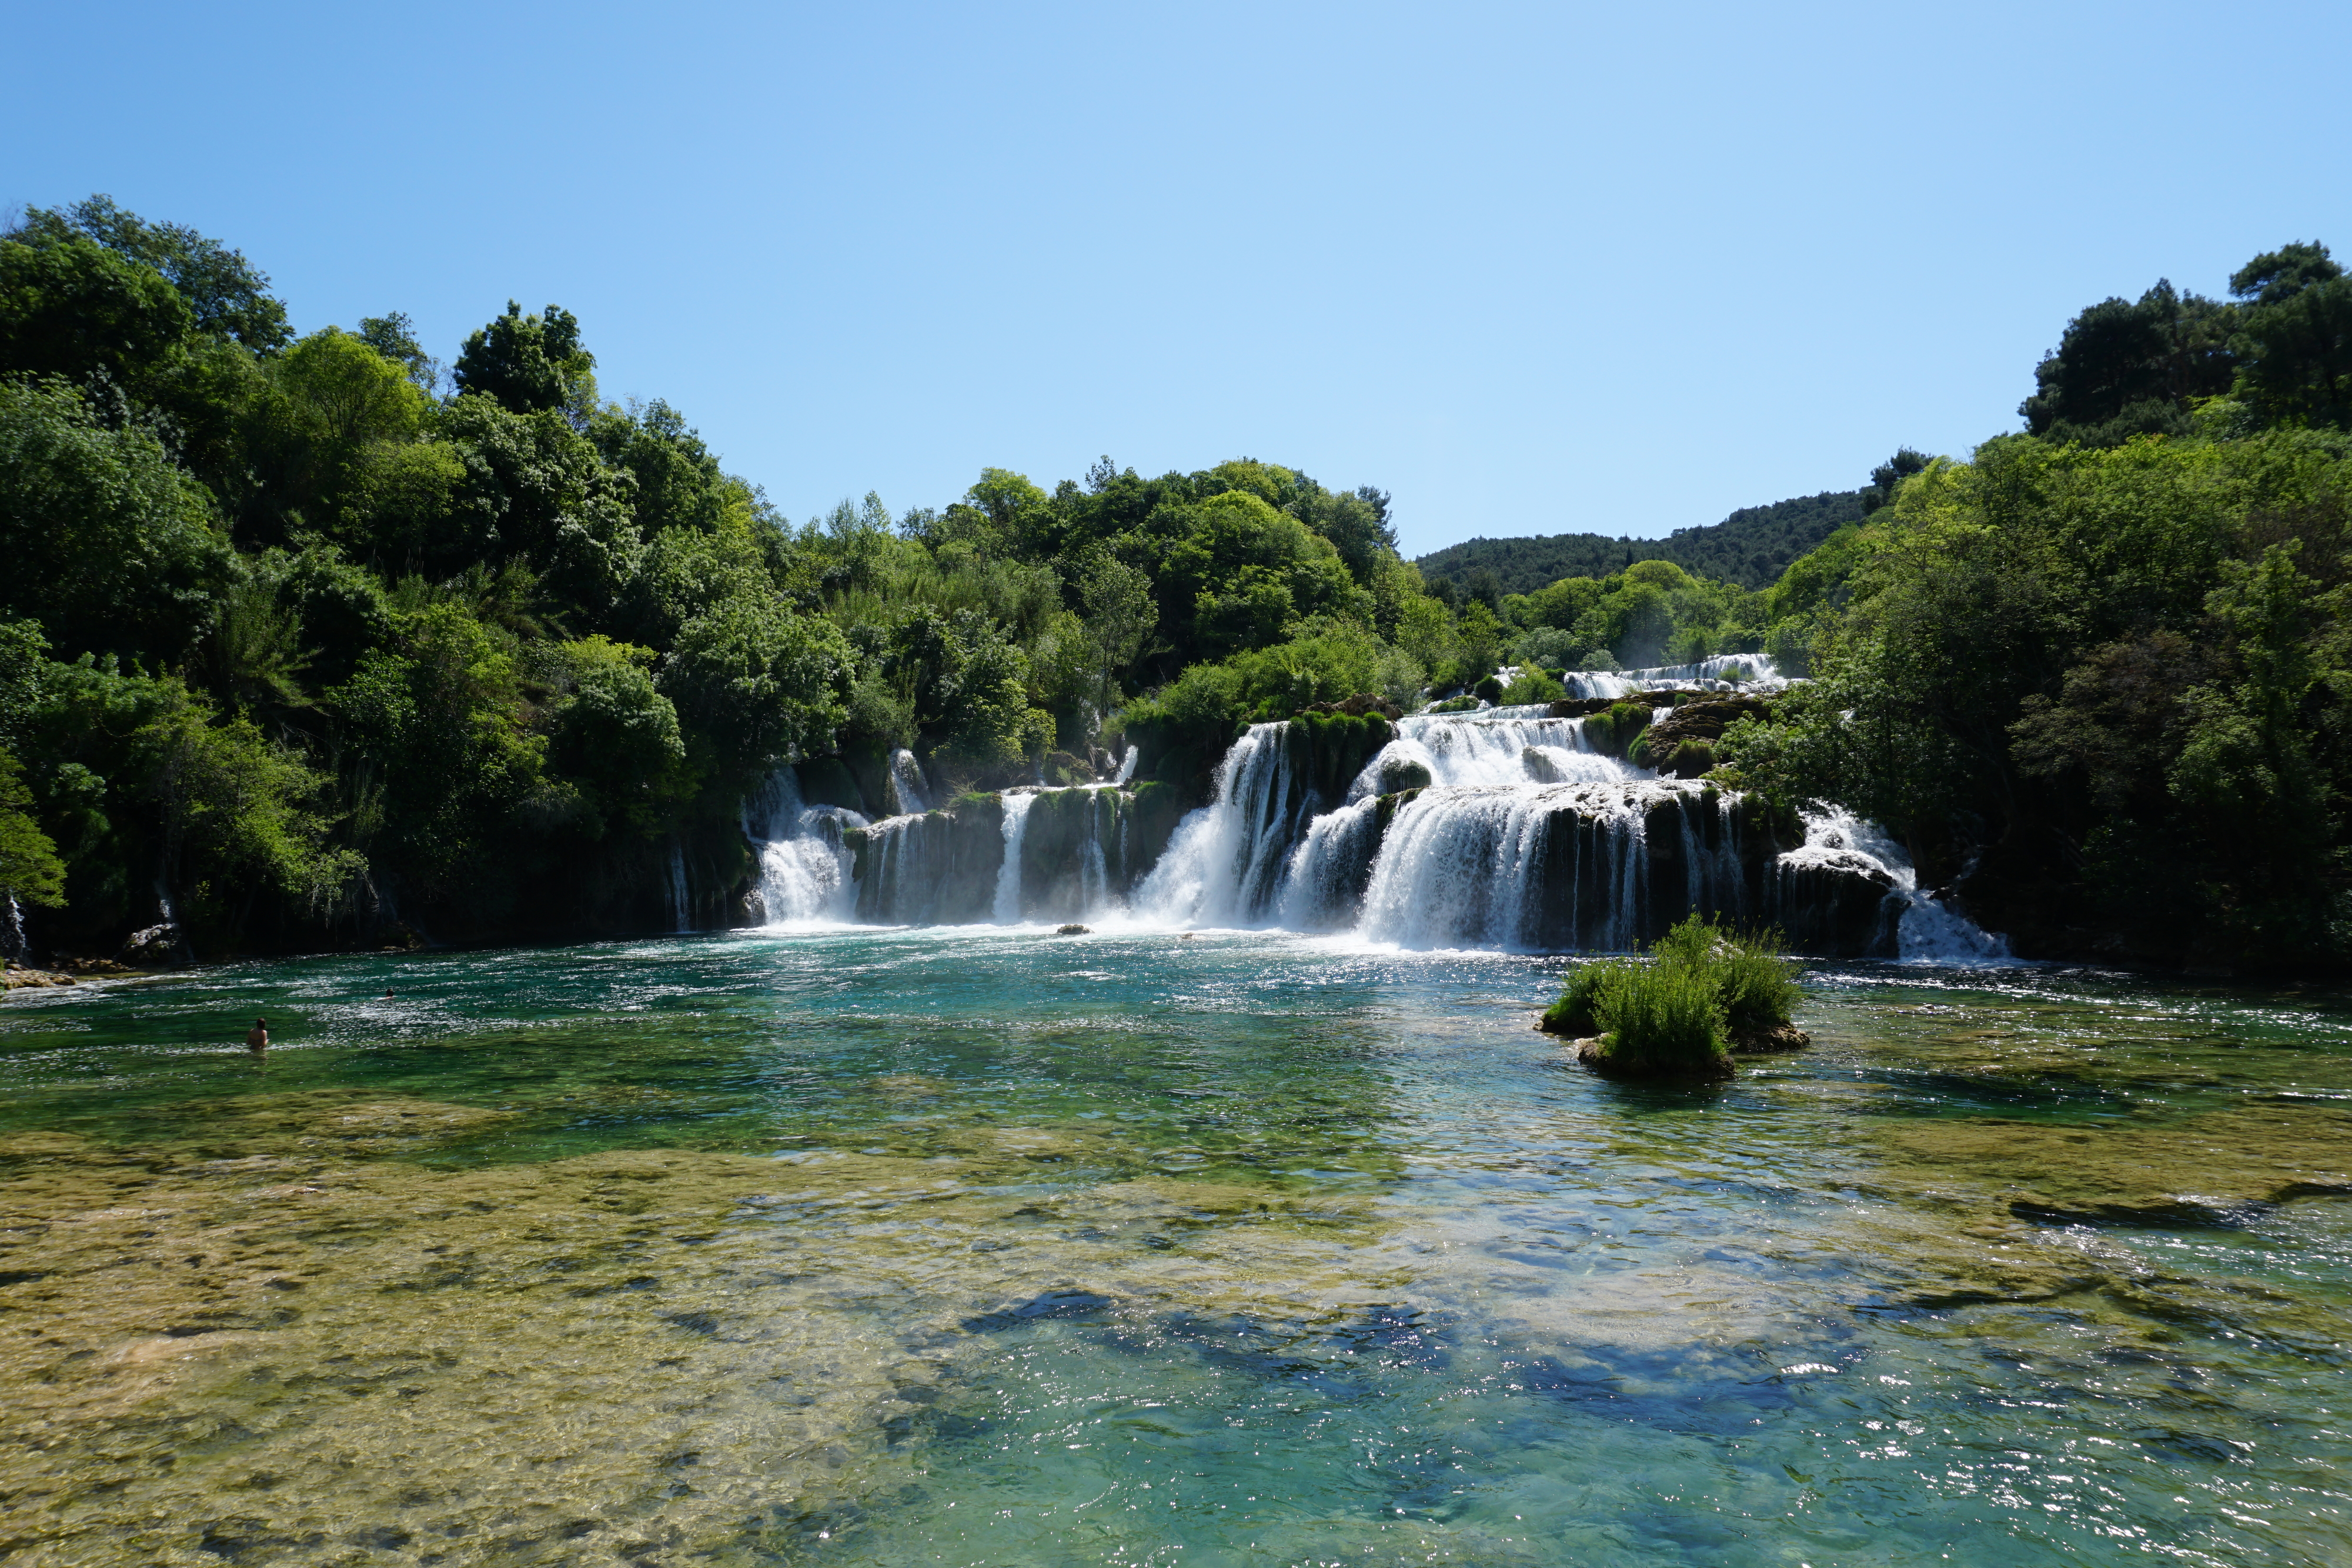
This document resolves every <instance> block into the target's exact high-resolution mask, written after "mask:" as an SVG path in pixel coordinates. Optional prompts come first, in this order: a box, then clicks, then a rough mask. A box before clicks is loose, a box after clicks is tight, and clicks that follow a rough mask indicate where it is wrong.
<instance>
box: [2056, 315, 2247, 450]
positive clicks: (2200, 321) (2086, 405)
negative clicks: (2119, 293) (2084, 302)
mask: <svg viewBox="0 0 2352 1568" xmlns="http://www.w3.org/2000/svg"><path fill="white" fill-rule="evenodd" d="M2232 321H2233V313H2232V312H2231V308H2229V307H2228V306H2226V305H2222V304H2220V303H2218V302H2217V301H2214V300H2211V299H2207V298H2203V297H2202V296H2200V295H2196V294H2189V295H2183V294H2180V293H2178V292H2177V291H2176V290H2175V289H2174V288H2173V287H2172V285H2171V284H2170V283H2168V282H2166V281H2164V280H2162V279H2158V282H2157V285H2156V287H2153V288H2151V289H2149V290H2148V291H2147V293H2146V294H2143V295H2141V296H2140V298H2139V302H2138V303H2137V304H2136V305H2135V304H2128V303H2126V302H2125V301H2124V300H2122V299H2108V300H2105V301H2102V302H2101V303H2099V304H2097V305H2094V306H2092V307H2091V308H2088V309H2086V310H2084V312H2083V313H2082V314H2081V315H2079V316H2077V317H2075V318H2074V320H2072V321H2070V322H2068V323H2067V325H2066V331H2065V335H2064V336H2063V337H2062V338H2061V339H2060V340H2059V342H2058V347H2057V348H2055V349H2054V350H2051V352H2050V353H2049V354H2048V355H2047V356H2046V357H2044V358H2043V360H2042V363H2041V365H2040V367H2039V368H2038V369H2036V370H2035V371H2034V381H2035V382H2036V383H2037V388H2038V390H2036V392H2034V394H2033V395H2032V397H2029V398H2027V399H2026V400H2025V402H2024V403H2023V404H2022V405H2021V406H2020V407H2019V409H2018V413H2021V414H2022V415H2024V417H2025V428H2026V429H2027V430H2028V431H2029V432H2031V433H2032V434H2035V435H2042V436H2047V437H2048V438H2049V439H2051V440H2052V441H2058V442H2065V441H2079V442H2082V443H2083V444H2085V445H2090V446H2118V445H2121V444H2123V443H2124V442H2126V441H2127V440H2129V439H2130V438H2131V437H2133V436H2135V435H2147V434H2173V435H2178V434H2186V433H2187V431H2188V430H2189V411H2190V408H2191V406H2192V405H2193V404H2194V403H2195V402H2196V401H2197V400H2198V399H2200V398H2207V397H2212V396H2215V395H2217V394H2219V393H2221V392H2226V391H2228V390H2229V386H2230V379H2231V354H2230V350H2229V339H2230V331H2231V325H2232Z"/></svg>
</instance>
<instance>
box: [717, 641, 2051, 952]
mask: <svg viewBox="0 0 2352 1568" xmlns="http://www.w3.org/2000/svg"><path fill="white" fill-rule="evenodd" d="M1574 678H1575V680H1576V681H1577V682H1578V683H1579V684H1580V687H1581V688H1583V689H1587V690H1589V691H1591V695H1601V696H1610V697H1612V700H1613V698H1614V697H1616V696H1628V697H1633V698H1636V699H1637V700H1638V699H1640V698H1641V696H1642V694H1643V693H1644V692H1648V691H1652V690H1654V689H1655V687H1656V686H1657V685H1660V684H1673V685H1694V684H1696V685H1727V684H1737V685H1739V686H1740V687H1742V688H1743V689H1746V688H1751V687H1756V686H1762V687H1765V688H1766V689H1770V688H1772V687H1775V686H1777V685H1782V684H1785V683H1783V682H1781V679H1780V675H1779V674H1778V672H1777V671H1775V670H1773V668H1772V667H1771V664H1770V662H1769V661H1768V660H1765V659H1762V658H1759V657H1757V656H1754V655H1739V654H1727V655H1723V656H1720V657H1717V658H1712V659H1706V660H1701V661H1698V662H1696V663H1695V664H1685V665H1678V666H1670V667H1665V668H1661V669H1656V670H1643V671H1633V672H1630V673H1624V674H1605V675H1604V674H1580V675H1578V676H1576V677H1574ZM1593 688H1598V689H1597V690H1596V689H1593ZM1652 700H1654V699H1652ZM1672 711H1673V710H1672V708H1671V706H1661V707H1657V708H1655V712H1656V714H1657V715H1658V716H1661V717H1663V716H1665V715H1666V714H1669V713H1671V712H1672ZM1587 727H1588V721H1587V720H1586V719H1584V718H1559V717H1554V716H1552V714H1551V711H1550V705H1549V704H1528V705H1521V706H1502V707H1496V706H1482V707H1480V708H1478V709H1476V710H1475V711H1465V712H1454V713H1445V714H1428V713H1425V714H1417V715H1413V716H1409V717H1406V718H1403V719H1400V720H1396V721H1392V722H1391V721H1386V720H1383V719H1381V717H1380V716H1377V715H1368V716H1351V715H1347V714H1344V713H1339V714H1323V713H1309V714H1305V715H1302V716H1300V717H1298V718H1297V719H1292V720H1286V721H1277V722H1274V723H1267V724H1256V725H1252V726H1250V727H1249V728H1248V729H1247V730H1246V731H1245V732H1244V733H1243V734H1242V735H1241V736H1240V737H1238V738H1237V739H1236V740H1234V743H1233V745H1232V746H1231V747H1228V748H1227V750H1226V752H1225V755H1224V757H1223V759H1222V760H1221V761H1219V763H1218V764H1217V766H1216V768H1215V770H1214V772H1213V776H1212V787H1213V798H1212V799H1211V800H1210V802H1209V803H1208V804H1207V805H1205V806H1202V807H1200V808H1198V809H1196V810H1192V811H1189V812H1187V813H1185V814H1184V816H1183V818H1182V819H1181V821H1172V822H1171V817H1172V816H1173V812H1172V810H1171V795H1172V791H1171V789H1170V787H1169V786H1167V785H1164V784H1152V785H1147V786H1144V787H1142V788H1141V789H1128V788H1125V787H1124V786H1123V785H1122V784H1089V785H1078V786H1072V787H1068V788H1064V789H1030V788H1026V787H1023V788H1019V789H1012V790H1007V791H1005V792H1003V793H1002V794H999V795H993V796H989V795H976V796H968V797H965V798H963V799H961V800H958V801H957V802H956V803H955V804H953V805H951V806H950V807H947V808H946V809H943V810H929V811H924V812H915V811H911V810H909V811H902V812H901V813H900V814H898V815H895V816H892V817H889V818H887V819H885V820H884V821H880V822H877V823H875V824H873V825H872V826H871V827H870V828H869V827H867V826H866V824H865V823H864V822H863V821H862V820H861V819H859V818H857V817H856V816H855V814H853V813H850V812H845V811H837V810H831V809H824V810H814V811H813V810H809V809H808V808H805V807H803V806H802V805H801V804H800V797H799V795H798V792H797V790H796V789H794V788H793V784H792V779H791V776H790V772H789V770H786V771H785V772H784V773H782V774H780V775H779V778H778V782H777V784H776V785H775V786H774V788H773V789H772V797H773V798H772V800H770V801H769V802H768V803H767V806H766V808H765V810H766V811H767V821H768V823H769V825H768V827H767V829H766V831H764V832H754V834H753V836H754V837H755V838H760V839H761V840H762V841H763V842H764V848H763V850H762V856H761V858H762V867H763V877H762V883H761V895H762V898H763V901H764V902H765V903H766V904H767V907H768V909H769V911H770V914H771V917H772V918H775V919H793V918H799V919H809V918H825V917H830V918H835V919H839V918H844V917H845V915H848V913H849V906H851V905H853V904H854V917H855V918H856V919H859V920H865V921H872V922H878V923H888V924H931V923H945V924H956V925H961V924H968V923H979V922H993V923H995V924H998V925H1024V924H1027V923H1034V922H1043V923H1045V924H1048V925H1051V924H1055V923H1058V922H1063V921H1075V920H1089V921H1090V920H1097V919H1104V918H1110V919H1122V918H1124V919H1131V920H1132V921H1133V922H1134V923H1135V924H1136V925H1141V926H1145V927H1155V926H1156V927H1160V928H1167V927H1174V926H1195V925H1207V926H1223V927H1244V928H1262V927H1269V926H1278V927H1283V928H1286V929H1290V930H1296V931H1314V932H1333V933H1339V932H1345V933H1350V934H1352V935H1354V936H1358V937H1360V938H1362V939H1364V940H1367V941H1371V942H1377V943H1381V944H1384V945H1388V944H1393V945H1395V946H1402V947H1414V948H1465V947H1483V948H1503V949H1514V950H1520V951H1561V950H1574V949H1588V950H1592V949H1598V950H1616V951H1623V950H1627V949H1631V948H1634V947H1637V946H1642V945H1643V944H1646V943H1649V942H1653V941H1655V940H1656V939H1657V938H1658V937H1659V936H1662V935H1664V932H1665V931H1666V929H1667V928H1668V927H1669V926H1671V925H1674V924H1675V923H1676V922H1677V921H1679V920H1681V919H1682V918H1683V917H1684V916H1685V915H1688V914H1693V913H1696V914H1703V915H1710V916H1715V917H1720V918H1724V919H1728V920H1733V921H1737V922H1739V923H1741V924H1744V925H1767V926H1777V927H1779V928H1780V930H1781V931H1782V932H1784V933H1785V934H1786V936H1787V937H1788V938H1789V940H1790V944H1791V945H1792V946H1794V947H1796V948H1797V949H1798V950H1800V951H1805V952H1815V953H1822V954H1841V955H1851V956H1886V957H1894V956H1902V957H1916V958H1929V959H1936V960H1948V961H1989V960H1999V959H2000V958H2003V957H2005V956H2007V948H2006V946H2005V945H2004V944H2003V943H2002V941H2001V939H2000V937H1998V936H1988V935H1987V934H1986V933H1984V932H1981V931H1979V930H1978V929H1977V928H1976V927H1975V926H1973V925H1969V923H1968V921H1967V920H1966V919H1964V918H1963V917H1962V916H1960V915H1958V914H1957V913H1956V912H1954V911H1952V910H1950V909H1948V908H1946V907H1945V906H1944V905H1942V904H1939V903H1938V902H1937V900H1936V899H1935V898H1933V897H1932V896H1931V895H1929V894H1926V893H1924V892H1922V891H1921V890H1920V889H1919V887H1918V879H1917V874H1916V872H1915V871H1914V869H1913V868H1912V866H1911V863H1910V862H1909V861H1908V860H1907V859H1906V857H1905V856H1904V855H1903V853H1902V852H1901V851H1900V849H1898V848H1897V847H1896V846H1895V845H1894V844H1893V843H1892V842H1890V841H1887V839H1886V837H1885V834H1884V833H1881V832H1879V831H1877V830H1875V829H1874V828H1872V827H1871V826H1870V825H1869V824H1867V823H1863V822H1858V821H1855V820H1854V819H1853V817H1852V816H1850V815H1847V814H1844V813H1837V812H1831V813H1822V814H1819V815H1815V816H1811V817H1806V818H1804V819H1802V821H1801V822H1800V820H1799V819H1797V818H1796V817H1794V816H1792V815H1790V814H1789V813H1787V812H1786V811H1784V810H1777V809H1775V808H1773V807H1771V806H1769V804H1768V803H1767V802H1765V801H1762V800H1756V799H1753V798H1748V797H1743V796H1742V795H1740V794H1738V793H1737V792H1735V791H1731V790H1727V789H1720V788H1718V787H1717V786H1716V785H1714V784H1711V783H1708V782H1706V780H1704V779H1671V778H1661V777H1659V776H1658V775H1657V774H1655V773H1654V772H1652V771H1650V770H1648V769H1646V768H1639V767H1636V766H1634V765H1633V764H1631V763H1629V762H1626V761H1623V760H1621V759H1620V758H1615V757H1612V756H1610V755H1608V754H1607V753H1606V752H1603V751H1601V750H1600V749H1598V748H1596V747H1595V746H1594V744H1593V742H1592V740H1591V738H1590V737H1589V736H1588V733H1587ZM1136 762H1137V750H1136V748H1135V747H1131V746H1130V747H1128V749H1127V751H1126V753H1125V755H1124V756H1123V757H1122V758H1121V759H1120V763H1119V769H1118V771H1119V778H1120V779H1122V780H1128V779H1132V778H1133V777H1134V774H1135V768H1136ZM890 790H891V795H892V800H893V803H894V804H898V805H901V806H908V805H912V804H916V803H919V802H921V801H923V800H926V799H927V798H928V789H927V785H926V781H925V780H924V779H923V777H922V774H921V772H920V770H919V768H917V767H916V766H915V759H914V758H913V757H912V756H911V755H910V754H908V753H906V752H900V753H898V755H897V756H895V757H894V758H892V759H891V783H890ZM747 810H748V809H747ZM747 821H748V816H747ZM849 830H855V831H849ZM853 886H854V892H853V891H852V890H853Z"/></svg>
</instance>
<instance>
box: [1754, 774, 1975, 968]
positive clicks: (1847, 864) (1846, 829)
mask: <svg viewBox="0 0 2352 1568" xmlns="http://www.w3.org/2000/svg"><path fill="white" fill-rule="evenodd" d="M1780 863H1781V865H1782V866H1783V867H1784V868H1787V869H1790V870H1796V869H1801V868H1805V867H1811V866H1823V865H1829V866H1838V867H1842V868H1844V869H1848V870H1854V871H1860V872H1862V873H1864V874H1865V875H1874V876H1883V877H1885V880H1886V882H1887V883H1889V888H1888V892H1887V895H1886V896H1887V901H1888V903H1889V904H1891V905H1893V906H1894V908H1893V909H1892V910H1891V911H1890V913H1891V914H1893V915H1894V916H1895V920H1896V922H1897V928H1896V935H1897V938H1898V941H1899V944H1900V946H1901V951H1902V955H1903V956H1904V957H1906V958H1921V959H1931V960H1933V961H1935V962H1937V963H1942V964H1990V963H2000V962H2002V961H2005V960H2006V959H2008V958H2009V957H2010V956H2011V954H2010V951H2009V943H2008V942H2007V941H2006V940H2005V939H2004V938H2002V937H2001V936H2000V935H1999V934H1997V933H1994V932H1990V931H1985V930H1981V929H1979V927H1978V926H1977V925H1975V924H1973V923H1972V922H1970V921H1969V919H1968V918H1967V917H1966V916H1964V915H1958V914H1956V913H1955V912H1954V911H1952V910H1950V909H1948V908H1947V907H1945V905H1944V904H1943V903H1942V901H1940V900H1939V899H1937V897H1936V895H1935V894H1931V893H1927V892H1924V891H1922V890H1921V888H1920V886H1919V873H1918V871H1917V869H1916V867H1914V866H1913V865H1912V863H1911V857H1910V856H1909V855H1907V854H1906V853H1905V852H1904V851H1903V846H1902V845H1900V844H1898V843H1896V842H1895V841H1894V840H1893V839H1892V838H1890V837H1888V836H1887V834H1886V831H1885V829H1883V828H1881V827H1879V826H1878V824H1877V823H1875V822H1866V821H1863V820H1862V819H1861V818H1859V817H1856V816H1855V815H1854V814H1853V812H1851V811H1848V810H1843V809H1842V808H1839V809H1832V810H1827V811H1822V812H1807V813H1806V814H1805V841H1804V843H1803V844H1802V845H1801V846H1800V847H1799V848H1797V849H1793V850H1790V852H1788V853H1786V854H1784V855H1782V856H1781V857H1780Z"/></svg>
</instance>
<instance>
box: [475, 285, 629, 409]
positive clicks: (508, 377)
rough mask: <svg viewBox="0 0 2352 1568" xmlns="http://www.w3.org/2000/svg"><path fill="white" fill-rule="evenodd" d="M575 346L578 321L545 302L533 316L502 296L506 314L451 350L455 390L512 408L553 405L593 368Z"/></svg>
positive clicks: (567, 397) (584, 352)
mask: <svg viewBox="0 0 2352 1568" xmlns="http://www.w3.org/2000/svg"><path fill="white" fill-rule="evenodd" d="M595 365H596V361H595V358H594V356H593V355H592V354H590V353H589V352H588V350H586V349H583V348H582V347H581V346H580V321H579V318H577V317H575V316H573V315H572V312H571V311H569V310H565V309H562V308H560V307H557V306H553V305H551V306H549V307H547V308H546V309H545V310H543V311H541V313H540V314H539V315H537V316H526V315H524V314H523V313H522V307H521V306H520V305H518V304H516V303H515V302H514V301H513V300H511V299H509V300H508V301H507V308H506V314H505V315H503V316H499V317H498V318H496V319H493V320H492V321H491V322H490V323H489V324H488V326H486V327H482V328H480V329H477V330H476V331H474V332H472V333H470V334H469V335H468V336H467V339H466V346H465V348H464V349H463V350H460V351H459V353H458V355H457V375H456V380H457V391H458V392H461V393H464V392H472V393H475V394H477V395H478V396H482V397H488V398H492V399H495V400H496V401H497V402H499V405H500V406H502V407H504V408H506V409H508V410H509V411H510V412H512V413H542V412H544V411H547V410H550V409H558V408H562V407H563V406H564V404H565V403H566V402H569V401H570V400H571V397H572V389H573V388H574V386H575V385H576V384H578V383H579V382H581V381H582V380H583V378H584V377H586V376H587V375H588V373H589V372H590V371H593V369H595Z"/></svg>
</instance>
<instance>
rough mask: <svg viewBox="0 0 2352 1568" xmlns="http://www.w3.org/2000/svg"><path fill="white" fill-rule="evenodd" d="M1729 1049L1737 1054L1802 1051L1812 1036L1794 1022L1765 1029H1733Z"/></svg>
mask: <svg viewBox="0 0 2352 1568" xmlns="http://www.w3.org/2000/svg"><path fill="white" fill-rule="evenodd" d="M1730 1039H1731V1049H1732V1052H1733V1053H1734V1054H1735V1055H1738V1056H1769V1055H1772V1054H1774V1053H1776V1052H1779V1051H1802V1050H1804V1049H1805V1048H1806V1047H1807V1046H1809V1045H1811V1044H1812V1043H1813V1037H1812V1036H1811V1035H1809V1034H1807V1033H1806V1032H1805V1031H1804V1030H1801V1029H1799V1028H1798V1027H1797V1026H1796V1025H1795V1024H1792V1023H1784V1024H1776V1025H1774V1026H1773V1027H1772V1028H1770V1029H1765V1030H1744V1031H1743V1030H1732V1031H1731V1036H1730Z"/></svg>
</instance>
